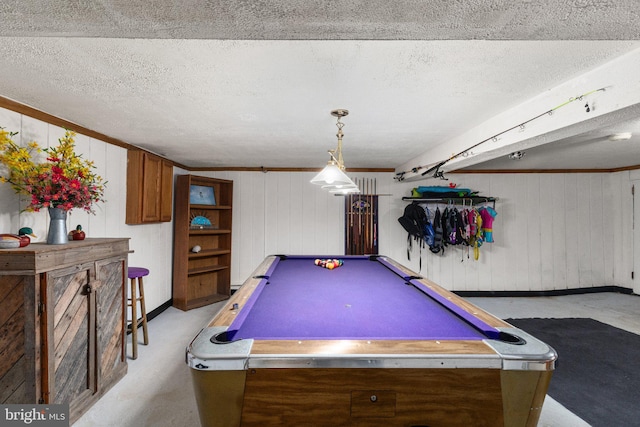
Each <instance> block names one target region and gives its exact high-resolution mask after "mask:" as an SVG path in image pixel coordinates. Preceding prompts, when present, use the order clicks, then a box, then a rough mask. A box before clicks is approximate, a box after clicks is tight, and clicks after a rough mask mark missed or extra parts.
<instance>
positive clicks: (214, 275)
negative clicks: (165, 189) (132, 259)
mask: <svg viewBox="0 0 640 427" xmlns="http://www.w3.org/2000/svg"><path fill="white" fill-rule="evenodd" d="M192 187H193V188H194V189H196V188H203V187H204V188H205V189H209V188H211V189H213V196H214V199H215V202H214V203H213V204H211V203H210V202H211V200H209V201H208V202H207V203H206V204H202V203H193V204H192V203H191V201H192V199H191V190H192ZM175 190H176V191H175V210H174V215H175V218H174V253H173V305H174V306H175V307H177V308H179V309H181V310H189V309H192V308H196V307H202V306H204V305H207V304H212V303H214V302H218V301H222V300H225V299H227V298H229V296H230V295H231V271H230V269H231V217H232V213H233V209H232V207H233V181H229V180H224V179H216V178H206V177H202V176H194V175H179V176H178V177H177V181H176V189H175ZM196 218H197V219H196ZM203 218H204V219H206V220H205V221H204V222H206V223H207V224H202V222H203V221H202V220H203ZM194 219H195V220H194ZM198 219H199V220H200V221H198ZM208 223H210V224H208ZM195 247H199V249H200V250H199V251H197V252H196V251H194V248H195Z"/></svg>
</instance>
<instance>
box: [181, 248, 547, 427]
mask: <svg viewBox="0 0 640 427" xmlns="http://www.w3.org/2000/svg"><path fill="white" fill-rule="evenodd" d="M316 258H339V259H342V260H343V261H344V263H343V265H342V266H340V267H337V268H334V269H332V270H330V269H327V268H323V267H320V266H317V265H315V262H314V261H315V259H316ZM556 357H557V355H556V353H555V351H554V350H553V349H552V348H551V347H549V346H548V345H546V344H545V343H543V342H541V341H539V340H537V339H536V338H535V337H533V336H531V335H529V334H527V333H526V332H525V331H522V330H520V329H518V328H515V327H513V326H512V325H510V324H508V323H506V322H504V321H503V320H501V319H498V318H496V317H495V316H493V315H491V314H490V313H487V312H485V311H483V310H482V309H480V308H478V307H476V306H474V305H473V304H471V303H469V302H468V301H466V300H464V299H463V298H461V297H459V296H457V295H455V294H454V293H452V292H450V291H448V290H446V289H444V288H443V287H441V286H439V285H437V284H435V283H433V282H432V281H430V280H428V279H427V278H424V277H421V276H419V275H418V274H417V273H415V272H413V271H411V270H409V269H407V268H406V267H404V266H402V265H401V264H399V263H397V262H396V261H394V260H392V259H390V258H387V257H384V256H347V257H344V256H342V257H339V256H269V257H267V258H266V259H265V260H264V261H263V262H262V263H261V264H260V265H259V266H258V267H257V268H256V270H255V271H254V272H253V273H252V274H251V275H250V277H249V278H248V279H247V280H246V281H245V282H244V283H243V285H242V286H241V287H240V289H239V290H238V291H237V292H235V293H234V295H232V297H231V298H230V300H229V301H228V302H227V304H226V305H225V306H224V307H222V308H221V309H220V310H219V311H218V312H217V313H216V314H215V316H214V317H213V319H212V320H211V321H210V322H209V323H208V325H207V326H206V327H205V328H203V329H202V330H201V331H200V332H199V333H198V334H197V335H196V337H195V338H194V339H193V340H192V341H191V343H190V344H189V345H188V347H187V351H186V361H187V364H188V365H189V367H190V368H191V369H190V370H191V374H192V375H191V376H192V379H193V385H194V391H195V396H196V400H197V404H198V410H199V414H200V420H201V423H202V425H203V426H212V427H214V426H215V427H221V426H233V427H236V426H260V427H265V426H283V425H285V426H301V425H312V426H331V427H334V426H358V427H388V426H458V425H474V426H532V427H534V426H535V425H536V423H537V420H538V418H539V415H540V410H541V408H542V402H543V401H544V397H545V395H546V390H547V388H548V385H549V381H550V379H551V374H552V371H553V369H554V367H555V360H556Z"/></svg>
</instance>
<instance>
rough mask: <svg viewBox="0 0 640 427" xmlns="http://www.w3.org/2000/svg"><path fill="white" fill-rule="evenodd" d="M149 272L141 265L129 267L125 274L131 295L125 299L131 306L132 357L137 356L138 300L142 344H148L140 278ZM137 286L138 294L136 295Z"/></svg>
mask: <svg viewBox="0 0 640 427" xmlns="http://www.w3.org/2000/svg"><path fill="white" fill-rule="evenodd" d="M148 274H149V270H148V269H146V268H142V267H129V268H128V269H127V276H128V277H129V279H130V280H131V296H130V297H129V298H128V299H127V305H128V306H129V307H131V337H132V347H133V358H134V359H137V358H138V302H140V311H141V312H142V313H141V314H142V334H143V337H144V345H147V344H149V335H148V332H147V310H146V308H145V306H144V286H143V283H142V278H143V277H144V276H147V275H148ZM136 282H137V288H138V289H139V291H140V296H137V295H136V294H137V291H136Z"/></svg>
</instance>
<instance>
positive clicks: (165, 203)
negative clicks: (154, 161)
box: [160, 160, 173, 222]
mask: <svg viewBox="0 0 640 427" xmlns="http://www.w3.org/2000/svg"><path fill="white" fill-rule="evenodd" d="M161 175H162V176H161V178H162V179H161V180H160V181H161V190H160V191H161V193H160V221H163V222H169V221H171V211H172V210H173V200H171V199H172V197H171V196H172V194H173V165H172V164H171V163H169V162H167V161H164V160H163V161H162V174H161Z"/></svg>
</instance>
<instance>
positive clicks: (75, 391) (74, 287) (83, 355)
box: [42, 264, 97, 414]
mask: <svg viewBox="0 0 640 427" xmlns="http://www.w3.org/2000/svg"><path fill="white" fill-rule="evenodd" d="M94 278H95V271H94V269H93V264H85V265H78V266H74V267H70V268H66V269H61V270H55V271H52V272H49V273H46V277H45V280H44V281H43V285H42V286H43V287H44V288H45V289H43V291H44V292H43V293H44V294H45V295H46V296H45V304H46V309H45V310H46V311H47V312H48V315H47V316H43V318H44V319H45V320H43V322H44V325H42V326H43V328H42V330H43V334H44V338H43V340H44V341H45V343H46V345H45V348H47V352H46V355H45V357H44V358H43V364H42V370H43V381H44V382H45V384H44V385H43V390H44V395H45V403H69V410H70V412H71V414H73V413H74V411H76V410H77V409H78V407H80V406H81V405H82V402H83V400H85V399H87V398H90V397H91V396H92V395H93V394H94V393H95V392H96V391H97V387H96V377H95V371H96V370H95V333H94V331H95V315H94V309H93V307H94V306H95V300H94V294H93V292H92V289H91V285H92V282H93V281H94ZM47 392H48V393H47Z"/></svg>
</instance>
